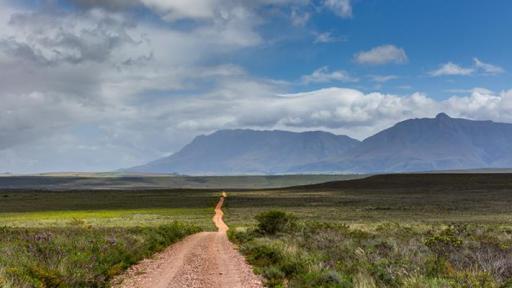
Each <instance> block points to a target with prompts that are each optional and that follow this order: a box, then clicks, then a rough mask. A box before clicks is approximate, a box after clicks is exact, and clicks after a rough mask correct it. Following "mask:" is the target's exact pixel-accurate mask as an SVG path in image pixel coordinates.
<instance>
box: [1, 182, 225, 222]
mask: <svg viewBox="0 0 512 288" xmlns="http://www.w3.org/2000/svg"><path fill="white" fill-rule="evenodd" d="M219 195H220V194H219V193H218V192H216V191H210V190H126V191H116V190H67V191H45V190H1V191H0V226H2V225H4V226H10V227H13V226H16V227H46V226H62V225H64V226H65V225H68V224H69V223H70V222H73V221H74V220H76V219H79V220H81V221H83V222H85V223H87V224H89V225H93V226H102V227H105V226H109V227H116V226H122V227H127V226H149V225H159V224H165V223H169V222H170V221H180V222H183V223H191V224H194V225H198V226H200V227H201V228H203V229H205V230H211V229H213V228H214V226H213V224H212V223H211V215H212V213H213V212H212V211H213V208H212V207H214V206H215V203H216V202H217V201H218V197H219Z"/></svg>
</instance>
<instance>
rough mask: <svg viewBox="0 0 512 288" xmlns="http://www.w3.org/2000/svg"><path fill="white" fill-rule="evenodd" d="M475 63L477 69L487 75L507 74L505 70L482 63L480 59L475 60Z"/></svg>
mask: <svg viewBox="0 0 512 288" xmlns="http://www.w3.org/2000/svg"><path fill="white" fill-rule="evenodd" d="M473 62H474V65H475V67H476V68H477V69H478V70H480V71H482V72H483V73H486V74H491V75H495V74H501V73H503V72H505V70H504V69H503V68H501V67H500V66H497V65H493V64H489V63H485V62H482V61H480V60H479V59H478V58H473Z"/></svg>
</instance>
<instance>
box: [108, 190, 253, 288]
mask: <svg viewBox="0 0 512 288" xmlns="http://www.w3.org/2000/svg"><path fill="white" fill-rule="evenodd" d="M225 197H226V194H225V193H223V195H222V197H221V198H220V201H219V202H218V204H217V206H216V207H215V216H214V217H213V222H214V223H215V225H216V226H217V228H218V232H201V233H197V234H194V235H191V236H189V237H187V238H185V239H184V240H182V241H180V242H178V243H176V244H174V245H172V246H170V247H169V248H167V249H166V250H165V251H163V252H161V253H159V254H157V255H156V256H155V257H154V258H152V259H146V260H143V261H141V262H140V263H139V264H137V265H134V266H133V267H131V268H130V269H129V270H128V271H127V272H126V273H125V274H124V275H122V276H120V277H119V278H117V279H116V280H115V281H114V283H118V284H114V287H119V288H146V287H147V288H175V287H176V288H177V287H197V288H199V287H211V288H216V287H219V288H220V287H230V288H259V287H263V285H262V282H261V280H260V278H259V277H258V276H256V275H255V274H254V273H253V271H252V268H251V266H250V265H249V264H247V262H246V261H245V259H244V257H243V256H242V255H240V253H239V252H238V251H237V250H236V249H235V248H234V246H233V244H232V243H231V242H229V240H228V238H227V235H226V231H227V230H228V226H227V225H226V224H225V223H224V221H223V219H222V216H223V212H222V204H223V203H224V199H225Z"/></svg>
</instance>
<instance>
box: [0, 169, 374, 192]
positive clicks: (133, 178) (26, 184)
mask: <svg viewBox="0 0 512 288" xmlns="http://www.w3.org/2000/svg"><path fill="white" fill-rule="evenodd" d="M362 177H365V176H364V175H275V176H272V175H268V176H177V175H165V174H163V175H157V176H154V175H153V176H151V175H144V174H121V173H119V174H118V173H60V174H47V175H33V176H12V175H7V176H0V189H34V188H35V189H47V190H73V189H87V190H91V189H117V190H128V189H132V190H133V189H138V190H141V189H260V188H277V187H288V186H295V185H307V184H314V183H323V182H328V181H340V180H347V179H358V178H362Z"/></svg>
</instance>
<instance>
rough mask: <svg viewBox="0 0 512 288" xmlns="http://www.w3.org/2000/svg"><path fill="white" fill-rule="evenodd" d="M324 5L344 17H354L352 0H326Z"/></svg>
mask: <svg viewBox="0 0 512 288" xmlns="http://www.w3.org/2000/svg"><path fill="white" fill-rule="evenodd" d="M324 5H325V6H326V7H327V8H329V9H330V10H332V11H333V12H334V13H335V14H336V15H338V16H341V17H343V18H349V17H352V3H351V0H325V2H324Z"/></svg>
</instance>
